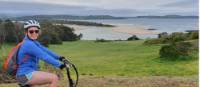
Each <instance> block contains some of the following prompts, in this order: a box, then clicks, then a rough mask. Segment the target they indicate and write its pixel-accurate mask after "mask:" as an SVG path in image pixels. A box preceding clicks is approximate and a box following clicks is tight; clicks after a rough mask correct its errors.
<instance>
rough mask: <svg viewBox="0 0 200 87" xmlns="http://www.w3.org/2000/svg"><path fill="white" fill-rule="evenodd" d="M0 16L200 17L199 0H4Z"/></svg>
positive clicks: (2, 0) (0, 5)
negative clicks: (199, 12)
mask: <svg viewBox="0 0 200 87" xmlns="http://www.w3.org/2000/svg"><path fill="white" fill-rule="evenodd" d="M0 14H5V15H36V14H72V15H112V16H138V15H171V14H177V15H198V0H0Z"/></svg>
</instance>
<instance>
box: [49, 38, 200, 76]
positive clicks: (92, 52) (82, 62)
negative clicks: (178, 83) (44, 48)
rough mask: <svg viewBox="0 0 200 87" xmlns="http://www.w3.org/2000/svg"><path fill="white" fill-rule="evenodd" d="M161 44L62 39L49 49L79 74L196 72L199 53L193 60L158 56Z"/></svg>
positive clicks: (156, 74) (140, 74)
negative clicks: (66, 58)
mask: <svg viewBox="0 0 200 87" xmlns="http://www.w3.org/2000/svg"><path fill="white" fill-rule="evenodd" d="M160 47H161V45H152V46H147V45H143V40H140V41H130V42H128V41H122V42H104V43H97V42H94V41H78V42H65V43H64V44H63V45H51V46H50V49H52V50H53V51H55V52H56V53H58V54H59V55H63V56H66V57H69V58H70V60H72V62H73V63H75V64H76V65H77V67H78V68H79V71H80V74H82V75H94V76H163V75H164V76H190V75H197V74H198V61H197V60H195V59H197V57H198V53H194V57H196V58H194V59H193V60H188V61H164V60H160V59H159V54H158V52H159V49H160Z"/></svg>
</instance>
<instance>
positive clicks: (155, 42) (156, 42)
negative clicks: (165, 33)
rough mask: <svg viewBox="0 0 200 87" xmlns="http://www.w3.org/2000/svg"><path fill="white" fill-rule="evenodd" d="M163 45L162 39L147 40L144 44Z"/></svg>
mask: <svg viewBox="0 0 200 87" xmlns="http://www.w3.org/2000/svg"><path fill="white" fill-rule="evenodd" d="M161 43H163V39H162V38H158V39H148V40H146V41H145V42H144V44H145V45H153V44H161Z"/></svg>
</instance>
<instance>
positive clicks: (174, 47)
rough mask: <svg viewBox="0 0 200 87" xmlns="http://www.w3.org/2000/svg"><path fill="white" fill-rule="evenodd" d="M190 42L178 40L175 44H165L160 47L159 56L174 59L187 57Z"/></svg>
mask: <svg viewBox="0 0 200 87" xmlns="http://www.w3.org/2000/svg"><path fill="white" fill-rule="evenodd" d="M190 48H191V44H190V43H189V42H178V43H176V44H170V45H165V46H163V47H162V48H161V49H160V52H159V54H160V58H164V59H169V60H176V59H183V58H186V57H189V51H190Z"/></svg>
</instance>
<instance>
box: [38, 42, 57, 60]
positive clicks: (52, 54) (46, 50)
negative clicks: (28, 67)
mask: <svg viewBox="0 0 200 87" xmlns="http://www.w3.org/2000/svg"><path fill="white" fill-rule="evenodd" d="M36 44H38V45H39V47H40V48H41V49H42V50H43V51H45V52H46V53H48V54H49V55H51V56H52V57H54V58H55V59H59V58H60V56H59V55H57V54H55V53H54V52H52V51H51V50H49V49H47V48H46V47H44V46H43V45H41V44H40V43H39V42H36Z"/></svg>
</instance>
